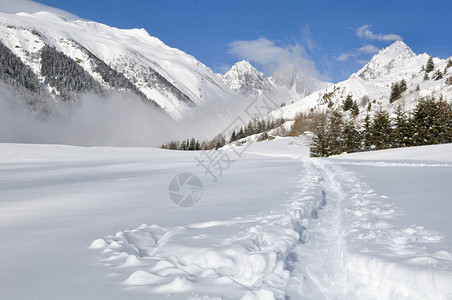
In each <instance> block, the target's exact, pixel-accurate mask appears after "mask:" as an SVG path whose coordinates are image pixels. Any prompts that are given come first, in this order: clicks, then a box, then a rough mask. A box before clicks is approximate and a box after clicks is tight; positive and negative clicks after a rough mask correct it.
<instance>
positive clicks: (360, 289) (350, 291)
mask: <svg viewBox="0 0 452 300" xmlns="http://www.w3.org/2000/svg"><path fill="white" fill-rule="evenodd" d="M315 164H316V165H317V167H318V168H319V173H320V174H321V176H322V178H323V179H324V182H325V184H324V186H325V191H326V202H327V205H326V208H325V209H324V210H322V211H321V213H320V215H319V218H317V219H312V220H309V224H308V226H307V227H308V232H309V242H308V243H305V244H303V245H300V246H298V247H296V248H295V250H294V253H296V255H297V257H298V261H297V264H296V266H295V270H296V272H294V273H293V275H294V276H293V277H292V279H291V281H290V282H289V285H288V294H289V295H291V296H292V297H293V298H299V297H302V298H308V299H309V298H311V299H319V298H324V299H341V298H342V299H343V298H353V299H448V298H450V297H451V296H452V285H451V283H452V275H451V274H452V272H451V271H452V262H451V256H450V252H448V251H449V250H450V249H447V248H444V249H442V250H440V251H437V247H438V245H434V244H437V243H439V242H440V241H441V240H442V239H443V238H444V236H443V235H442V234H440V233H437V232H434V231H430V230H426V229H425V228H424V227H422V226H416V225H410V226H406V227H402V228H400V227H398V226H397V225H396V224H395V222H394V221H395V219H396V218H397V217H398V216H400V215H401V214H402V212H401V211H400V210H399V209H397V208H396V207H394V205H392V204H391V203H390V202H388V200H387V197H386V196H379V195H378V194H377V193H376V191H374V190H373V189H372V188H371V187H369V186H368V184H366V183H365V182H363V181H362V180H361V179H360V178H358V176H357V174H355V173H353V172H350V171H347V170H345V169H343V168H340V167H339V166H337V165H336V164H334V163H332V162H330V161H327V160H315ZM433 245H434V247H432V246H433Z"/></svg>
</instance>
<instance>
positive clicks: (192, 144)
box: [188, 138, 196, 151]
mask: <svg viewBox="0 0 452 300" xmlns="http://www.w3.org/2000/svg"><path fill="white" fill-rule="evenodd" d="M195 149H196V140H195V139H194V138H191V140H190V143H189V145H188V150H189V151H194V150H195Z"/></svg>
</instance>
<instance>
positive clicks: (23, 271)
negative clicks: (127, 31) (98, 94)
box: [0, 138, 452, 299]
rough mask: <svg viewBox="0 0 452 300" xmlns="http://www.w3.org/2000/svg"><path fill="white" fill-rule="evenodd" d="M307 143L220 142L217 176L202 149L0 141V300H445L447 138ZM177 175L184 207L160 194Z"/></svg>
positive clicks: (450, 266)
mask: <svg viewBox="0 0 452 300" xmlns="http://www.w3.org/2000/svg"><path fill="white" fill-rule="evenodd" d="M303 142H304V141H303V139H298V138H282V139H277V140H274V141H265V142H261V143H255V144H252V145H251V146H250V147H249V148H248V149H247V150H246V151H245V153H243V154H242V155H241V157H238V155H237V154H236V153H235V152H234V149H230V150H226V149H224V151H225V152H223V153H226V154H228V155H230V157H231V158H233V159H234V162H233V163H232V164H231V166H230V168H229V169H227V170H224V171H223V173H222V176H221V177H219V178H218V181H217V182H215V183H214V182H212V178H211V177H210V176H209V175H207V176H206V175H205V173H204V169H202V168H200V167H197V166H196V164H197V163H196V161H195V158H196V157H198V158H201V157H202V154H200V152H179V151H166V150H159V149H149V148H102V147H90V148H83V147H71V146H58V145H27V144H0V180H1V183H2V184H1V185H0V195H1V197H0V216H1V217H0V235H1V237H2V238H3V240H4V241H5V242H4V245H3V246H2V247H0V264H1V266H2V267H1V268H0V286H1V288H0V298H2V299H30V298H32V299H104V298H108V299H145V298H151V299H167V298H168V297H171V298H172V299H218V298H221V299H288V298H290V299H450V298H451V296H452V286H451V285H450V282H451V280H452V239H451V236H452V230H451V228H452V226H450V225H451V221H450V214H451V213H452V205H451V202H450V194H451V192H452V187H451V185H450V184H449V183H450V178H451V176H452V157H451V155H450V153H451V150H452V144H449V145H435V146H425V147H414V148H401V149H391V150H384V151H373V152H366V153H359V154H358V153H357V154H350V155H341V156H337V157H335V158H328V159H318V158H309V157H307V155H308V152H309V151H308V149H307V147H306V145H304V144H303ZM183 171H188V172H191V173H193V174H195V175H197V176H199V178H200V179H201V180H202V183H203V185H204V189H203V194H202V198H201V200H200V201H199V202H198V203H197V204H196V205H195V206H192V207H189V208H183V207H178V206H176V205H174V204H173V202H171V200H170V199H169V197H168V183H169V182H170V181H171V179H172V178H173V177H174V176H175V175H177V174H179V173H180V172H183ZM427 177H428V178H429V180H425V178H427ZM275 178H277V179H278V180H277V181H275ZM183 191H184V192H189V190H188V189H187V190H185V189H184V190H183ZM89 248H91V249H89ZM242 297H243V298H242Z"/></svg>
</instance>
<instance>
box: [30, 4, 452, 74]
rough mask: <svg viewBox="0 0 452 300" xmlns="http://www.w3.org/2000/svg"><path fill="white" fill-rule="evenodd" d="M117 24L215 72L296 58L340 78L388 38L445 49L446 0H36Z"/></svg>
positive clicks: (451, 46) (451, 7)
mask: <svg viewBox="0 0 452 300" xmlns="http://www.w3.org/2000/svg"><path fill="white" fill-rule="evenodd" d="M37 2H40V3H43V4H46V5H49V6H53V7H57V8H61V9H64V10H66V11H69V12H71V13H74V14H76V15H78V16H80V17H82V18H85V19H90V20H93V21H97V22H101V23H105V24H107V25H110V26H115V27H119V28H136V27H138V28H145V29H146V30H147V31H148V32H149V33H150V34H151V35H153V36H156V37H158V38H159V39H161V40H162V41H163V42H164V43H166V44H167V45H169V46H171V47H176V48H179V49H181V50H183V51H185V52H187V53H189V54H192V55H193V56H195V57H196V58H197V59H199V60H200V61H201V62H203V63H204V64H206V65H207V66H209V67H210V68H212V69H213V70H214V71H216V72H224V71H225V70H226V69H227V68H228V67H230V66H231V65H232V64H234V63H235V62H236V61H237V60H239V59H248V60H250V61H251V63H253V64H254V65H255V66H256V67H258V68H259V69H260V70H262V71H264V72H265V73H266V74H268V75H270V74H271V73H272V72H273V71H274V70H275V68H277V66H278V65H279V64H281V63H285V62H296V63H298V64H300V65H301V66H302V67H303V68H304V69H305V70H307V71H308V72H310V73H314V74H316V75H317V76H318V77H320V78H321V79H326V80H330V81H334V82H337V81H340V80H344V79H346V78H348V76H349V75H350V74H351V73H353V72H355V71H357V70H358V69H359V68H360V67H361V66H362V65H363V64H364V62H365V61H367V60H369V59H370V58H371V57H372V55H373V54H374V53H375V51H377V49H380V48H382V47H385V46H387V45H389V44H391V43H392V42H393V41H394V40H396V39H403V41H404V42H405V43H406V44H407V45H408V46H410V47H411V48H412V49H413V51H414V52H416V53H423V52H427V53H429V54H431V55H433V56H438V57H441V58H446V57H449V56H451V55H452V34H451V28H452V21H451V17H450V12H451V11H452V1H450V0H448V1H442V0H437V1H416V0H412V1H405V0H392V1H368V0H359V1H355V0H352V1H324V0H320V1H300V0H299V1H296V0H286V1H285V0H280V1H268V0H256V1H246V0H228V1H214V0H159V1H155V0H134V1H132V0H129V1H127V0H77V1H67V0H38V1H37Z"/></svg>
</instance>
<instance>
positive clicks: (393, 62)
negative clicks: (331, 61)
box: [274, 41, 452, 118]
mask: <svg viewBox="0 0 452 300" xmlns="http://www.w3.org/2000/svg"><path fill="white" fill-rule="evenodd" d="M428 59H429V55H428V54H426V53H423V54H415V53H414V52H413V51H412V50H411V49H410V48H409V47H408V46H407V45H406V44H405V43H404V42H402V41H396V42H394V43H393V44H392V45H390V46H388V47H387V48H385V49H382V50H381V51H380V52H379V53H378V54H376V55H375V56H374V57H373V58H372V59H371V60H370V61H369V62H368V63H367V64H366V65H365V66H364V67H363V68H361V69H360V70H359V71H358V72H356V73H354V74H352V75H351V76H350V77H349V79H347V80H345V81H342V82H339V83H337V84H334V85H332V86H329V87H327V88H324V89H322V90H319V91H317V92H314V93H312V94H310V95H308V96H306V97H304V98H303V99H301V100H299V101H298V102H296V103H293V104H291V105H288V106H286V107H283V108H282V110H281V111H278V115H280V114H281V112H282V114H283V115H284V116H285V117H287V118H293V117H294V116H295V115H296V114H297V113H298V112H303V111H304V112H306V111H309V110H311V109H313V110H324V109H326V107H330V108H340V107H341V105H342V102H343V101H344V100H345V99H346V98H347V96H349V95H351V96H352V97H353V99H354V100H355V101H356V102H357V104H358V106H359V107H360V112H361V114H363V112H364V111H365V109H364V108H365V107H366V106H367V105H368V103H369V102H372V107H373V108H377V107H379V106H380V105H381V106H382V107H383V108H386V109H388V110H389V111H393V110H394V109H395V108H396V107H397V106H398V105H402V107H403V108H405V109H410V108H412V107H413V106H414V105H415V103H416V102H417V100H419V98H421V97H426V96H434V97H437V98H439V97H441V96H442V97H443V98H445V99H446V100H452V85H450V84H447V83H446V80H447V79H448V78H449V77H451V76H452V68H449V67H447V66H448V61H449V60H448V59H443V60H442V59H439V58H433V62H434V65H435V68H434V70H433V71H431V72H429V73H427V77H428V78H424V77H425V76H426V73H425V72H424V70H423V69H424V66H425V65H426V63H427V60H428ZM437 72H441V76H439V77H441V78H437V77H436V75H437V74H438V73H437ZM435 74H436V75H435ZM402 80H405V81H406V86H407V90H406V91H405V92H403V93H402V95H401V98H400V99H398V100H396V101H394V102H393V103H390V94H391V87H392V85H393V84H394V83H399V82H400V81H402ZM274 114H275V113H274Z"/></svg>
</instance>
